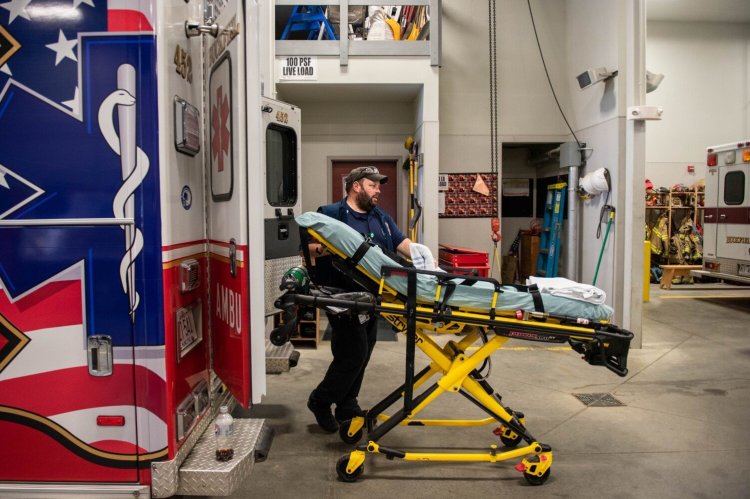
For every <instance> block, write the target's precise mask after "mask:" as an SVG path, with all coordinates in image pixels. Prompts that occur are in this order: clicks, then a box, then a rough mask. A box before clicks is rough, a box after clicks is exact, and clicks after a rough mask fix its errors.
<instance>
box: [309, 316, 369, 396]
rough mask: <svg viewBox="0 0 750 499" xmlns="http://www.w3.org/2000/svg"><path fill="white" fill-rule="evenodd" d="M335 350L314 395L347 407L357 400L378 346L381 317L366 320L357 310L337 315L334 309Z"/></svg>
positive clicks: (330, 319) (333, 331)
mask: <svg viewBox="0 0 750 499" xmlns="http://www.w3.org/2000/svg"><path fill="white" fill-rule="evenodd" d="M326 315H327V316H328V322H329V323H330V324H331V352H332V353H333V361H331V365H330V366H328V371H327V372H326V374H325V376H324V377H323V381H321V382H320V384H319V385H318V387H317V388H316V389H315V390H313V392H312V394H311V395H310V398H312V399H314V400H316V401H318V402H322V403H330V404H336V405H337V406H338V407H346V406H351V405H354V404H356V402H357V396H358V395H359V389H360V387H361V386H362V379H363V378H364V376H365V368H366V367H367V363H368V362H369V361H370V354H371V353H372V350H373V348H375V342H376V341H377V334H378V328H377V325H378V319H377V317H375V316H372V315H370V319H369V320H368V321H366V322H365V323H364V324H361V323H360V321H359V316H358V315H357V314H356V313H352V314H341V315H333V314H330V313H327V314H326Z"/></svg>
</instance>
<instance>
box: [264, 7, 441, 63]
mask: <svg viewBox="0 0 750 499" xmlns="http://www.w3.org/2000/svg"><path fill="white" fill-rule="evenodd" d="M441 3H442V1H441V0H401V1H394V0H390V1H389V2H388V4H387V5H393V6H399V5H400V6H404V5H415V6H422V5H426V6H429V15H430V34H429V39H428V40H414V41H404V40H362V41H360V40H349V38H348V36H341V35H339V40H276V42H275V43H276V55H277V56H300V55H302V56H308V55H310V56H338V57H339V62H340V65H341V66H347V65H348V64H349V56H386V57H401V56H424V57H429V58H430V65H431V66H439V65H440V50H441V49H440V35H441V21H440V11H441ZM282 5H289V6H293V5H321V6H329V5H338V6H339V12H340V13H341V14H340V16H339V30H338V32H339V33H340V34H341V33H343V34H347V33H348V32H349V22H348V20H349V19H348V12H349V6H361V5H363V6H367V5H372V2H364V1H362V0H353V1H350V0H276V6H282Z"/></svg>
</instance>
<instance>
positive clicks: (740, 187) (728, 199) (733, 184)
mask: <svg viewBox="0 0 750 499" xmlns="http://www.w3.org/2000/svg"><path fill="white" fill-rule="evenodd" d="M744 201H745V172H729V173H727V175H726V176H725V177H724V204H742V203H743V202H744Z"/></svg>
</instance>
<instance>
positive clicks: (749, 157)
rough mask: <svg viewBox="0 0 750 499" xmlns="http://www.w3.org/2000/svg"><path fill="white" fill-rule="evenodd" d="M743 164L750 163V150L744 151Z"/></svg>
mask: <svg viewBox="0 0 750 499" xmlns="http://www.w3.org/2000/svg"><path fill="white" fill-rule="evenodd" d="M742 162H743V163H750V149H743V150H742Z"/></svg>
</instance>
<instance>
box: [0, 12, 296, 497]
mask: <svg viewBox="0 0 750 499" xmlns="http://www.w3.org/2000/svg"><path fill="white" fill-rule="evenodd" d="M3 7H5V8H4V9H0V497H3V498H6V497H35V498H36V497H60V496H63V495H68V496H70V497H97V498H101V497H124V496H130V497H169V496H171V495H175V494H182V495H202V496H207V495H227V494H229V493H231V491H232V489H233V487H236V486H237V485H238V484H239V483H240V482H241V481H242V478H243V477H244V475H245V474H247V473H248V472H249V471H250V470H251V469H252V467H253V466H252V465H253V463H254V462H255V461H256V460H257V458H259V457H263V455H264V454H265V453H266V452H267V449H268V446H269V445H270V438H271V432H270V430H269V428H268V427H267V425H266V424H265V422H264V420H262V419H236V420H235V433H236V439H235V442H236V443H235V449H234V451H235V455H234V458H233V459H232V460H231V461H229V462H227V463H221V464H220V463H217V462H216V460H215V457H214V448H213V439H212V436H213V428H212V426H213V425H212V421H213V418H214V416H215V414H216V413H217V412H218V407H219V406H220V405H223V404H229V405H234V404H236V403H238V404H240V405H242V406H244V407H249V406H251V405H252V404H256V403H259V402H260V401H261V397H262V396H263V395H264V393H265V390H266V378H265V373H266V370H265V364H266V355H265V354H266V346H265V345H266V328H267V327H268V326H267V325H266V322H267V320H266V318H267V316H268V315H269V314H270V313H272V312H273V307H272V303H273V299H274V298H275V297H276V296H277V294H278V284H279V281H280V276H281V274H283V272H284V271H285V270H286V269H288V268H289V267H291V266H294V265H296V264H299V261H300V259H299V256H298V253H299V233H298V230H297V228H296V226H295V225H294V222H293V216H294V215H298V214H299V213H300V185H301V184H300V175H299V156H300V139H299V131H300V112H299V109H296V108H294V107H292V106H289V105H287V104H284V103H280V102H276V101H272V100H269V99H264V98H263V97H262V95H261V75H260V67H261V62H260V60H261V57H262V50H261V47H260V37H259V32H260V20H259V11H260V8H261V6H260V5H259V3H258V2H249V1H242V0H216V1H213V2H212V1H210V0H189V1H187V0H179V1H178V0H169V1H161V0H158V1H157V0H109V1H105V0H94V1H91V2H88V1H86V2H59V1H57V0H35V1H34V2H31V3H29V2H11V3H10V4H6V5H4V6H3ZM269 304H270V306H269Z"/></svg>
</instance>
